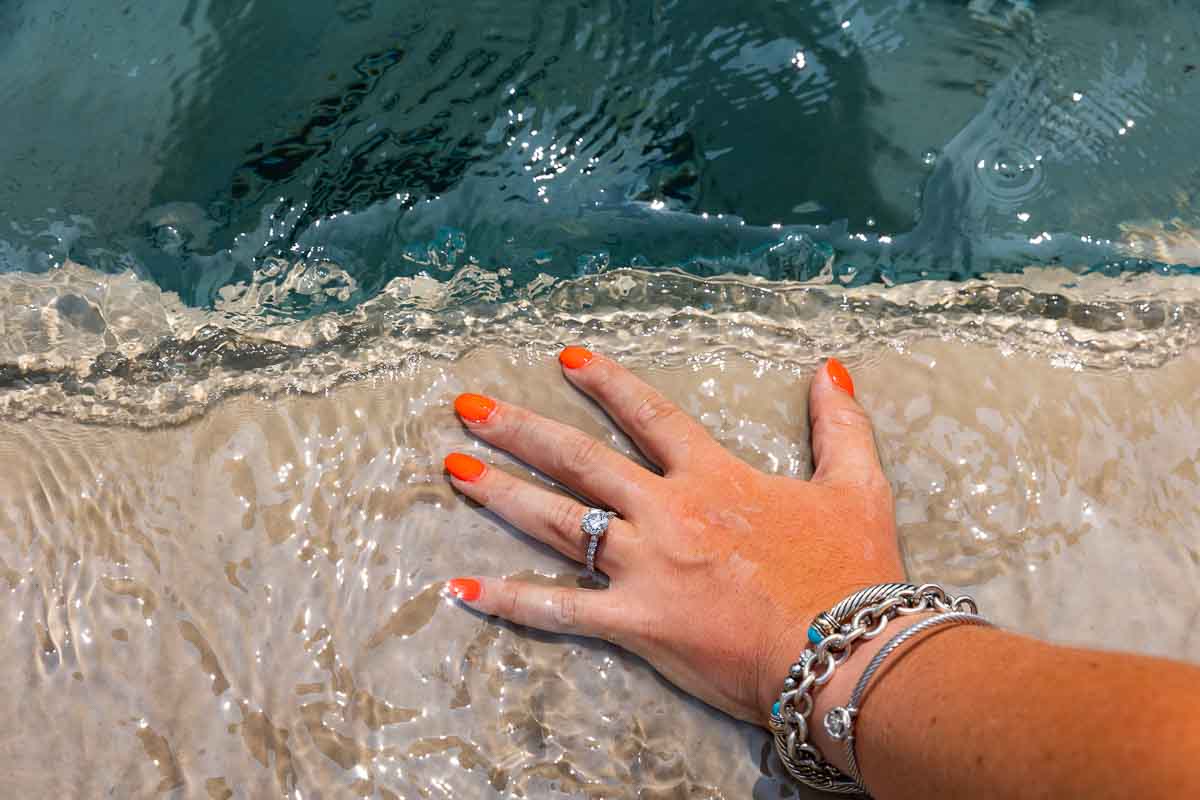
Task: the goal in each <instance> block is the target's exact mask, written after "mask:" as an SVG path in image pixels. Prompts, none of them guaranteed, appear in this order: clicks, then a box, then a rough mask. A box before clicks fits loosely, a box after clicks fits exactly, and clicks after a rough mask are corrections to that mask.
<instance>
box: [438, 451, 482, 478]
mask: <svg viewBox="0 0 1200 800" xmlns="http://www.w3.org/2000/svg"><path fill="white" fill-rule="evenodd" d="M443 463H445V465H446V471H447V472H449V473H450V474H451V475H453V476H454V477H456V478H458V479H459V480H460V481H477V480H479V478H480V476H482V475H483V471H484V470H485V469H487V467H486V466H484V463H483V462H482V461H480V460H479V459H478V458H472V457H471V456H469V455H467V454H466V453H451V454H450V455H448V456H446V460H445V462H443Z"/></svg>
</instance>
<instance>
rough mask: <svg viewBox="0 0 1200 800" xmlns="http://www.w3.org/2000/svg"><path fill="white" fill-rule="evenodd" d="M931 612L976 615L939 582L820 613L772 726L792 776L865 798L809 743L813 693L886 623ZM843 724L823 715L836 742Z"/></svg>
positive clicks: (888, 589) (851, 600)
mask: <svg viewBox="0 0 1200 800" xmlns="http://www.w3.org/2000/svg"><path fill="white" fill-rule="evenodd" d="M930 609H933V610H936V611H938V612H939V613H940V614H942V615H946V614H951V613H962V612H967V611H969V612H970V613H971V614H976V613H978V608H977V607H976V605H975V601H974V600H972V599H971V598H970V597H967V596H965V595H963V596H959V597H950V596H948V595H947V594H946V592H945V590H944V589H942V588H941V587H940V586H937V585H936V584H931V583H927V584H923V585H921V586H913V585H912V584H907V583H888V584H880V585H878V586H872V587H870V588H868V589H863V590H862V591H860V592H856V593H855V594H852V595H850V596H849V597H847V598H846V599H845V600H843V601H842V602H840V603H838V604H837V605H836V606H834V607H833V608H831V609H830V610H829V611H826V612H822V613H821V614H818V615H817V617H816V618H815V619H814V620H813V622H812V625H811V626H810V627H809V629H808V639H809V642H810V643H811V646H810V647H807V648H805V650H804V652H803V653H801V654H800V657H799V658H798V659H797V660H796V663H794V664H792V666H791V668H790V669H789V670H788V677H787V679H786V680H784V683H783V691H782V692H781V693H780V695H779V700H778V701H777V702H776V703H775V705H774V706H773V707H772V709H771V716H770V718H769V723H768V724H769V727H770V729H771V732H772V734H773V735H774V739H775V749H776V751H777V752H778V754H779V758H780V761H782V762H783V765H784V768H785V769H786V770H787V771H788V773H789V774H790V775H791V776H792V777H793V778H795V779H796V780H797V781H799V782H801V783H803V784H805V785H806V786H809V787H811V788H814V789H819V790H821V791H826V792H832V793H835V794H853V795H860V796H861V795H865V794H866V789H865V788H864V787H863V785H862V784H861V783H860V782H859V781H857V780H855V779H854V778H853V777H850V776H848V775H846V774H845V773H843V772H842V771H841V770H839V769H838V768H837V767H835V766H833V765H832V764H830V763H829V762H828V761H826V760H825V759H824V757H822V755H821V753H820V751H818V750H817V748H816V747H814V746H813V745H812V744H811V743H810V742H809V741H808V730H809V717H810V716H811V714H812V711H813V692H814V690H816V689H818V688H819V687H821V686H824V685H825V684H826V683H828V682H829V680H830V678H832V677H833V673H834V670H836V669H837V667H838V666H839V665H840V664H842V663H843V662H844V661H845V660H846V659H847V658H849V657H850V654H851V652H852V651H853V649H854V647H855V646H856V645H857V643H858V642H860V641H862V640H871V639H874V638H875V637H877V636H879V635H881V634H882V633H883V631H884V629H886V628H887V625H888V623H889V622H891V621H892V620H893V619H896V618H897V617H899V616H907V615H910V614H918V613H921V612H924V611H928V610H930ZM922 624H923V623H922ZM914 627H915V626H914ZM842 721H843V719H842V716H841V715H835V714H833V713H832V712H830V713H829V714H827V715H826V717H825V720H824V724H825V729H826V731H828V732H829V734H830V736H832V737H834V738H835V739H836V738H839V737H838V736H836V735H835V733H834V731H835V730H838V729H839V726H840V725H841V723H842Z"/></svg>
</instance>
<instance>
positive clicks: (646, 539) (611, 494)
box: [447, 348, 904, 724]
mask: <svg viewBox="0 0 1200 800" xmlns="http://www.w3.org/2000/svg"><path fill="white" fill-rule="evenodd" d="M560 361H561V362H562V365H563V374H564V375H565V376H566V378H567V380H569V381H571V383H573V384H574V385H575V386H577V387H579V388H580V389H581V390H582V391H583V392H585V393H586V394H588V395H590V396H591V397H593V398H594V399H595V400H596V401H597V402H599V403H600V404H601V405H602V406H604V407H605V408H606V409H607V410H608V411H609V413H610V414H612V415H613V417H614V419H615V420H616V421H617V423H618V424H619V425H621V427H622V428H624V429H625V430H626V431H627V432H628V433H629V434H630V435H631V437H632V438H633V440H634V441H635V443H636V444H637V445H638V446H639V448H640V449H641V450H642V451H643V452H644V453H645V454H646V456H647V457H648V458H649V459H650V460H651V461H652V462H653V463H655V464H657V465H658V466H659V467H660V468H661V469H662V474H661V475H659V474H656V473H654V472H651V471H650V470H647V469H645V468H643V467H642V466H640V465H638V464H635V463H634V462H633V461H630V460H629V459H627V458H625V457H624V456H622V455H620V454H617V453H615V452H613V451H611V450H609V449H608V448H606V447H604V446H603V445H601V444H600V443H599V442H597V441H595V440H594V439H591V438H590V437H586V436H584V435H583V434H582V433H579V432H578V431H575V430H572V429H569V428H567V427H566V426H563V425H561V424H560V423H557V422H554V421H553V420H547V419H543V418H540V417H538V416H536V415H535V414H533V413H531V412H529V411H526V410H525V409H522V408H520V407H519V406H515V405H512V404H509V403H506V402H504V401H502V400H499V399H496V398H481V397H480V396H478V395H462V396H460V397H459V398H458V400H456V402H455V408H456V410H457V412H458V414H459V416H460V418H461V419H462V420H463V422H464V424H466V426H467V427H468V428H469V429H470V430H471V432H472V433H474V434H476V435H477V436H479V437H480V438H482V439H484V440H485V441H487V442H489V443H491V444H493V445H495V446H496V447H499V448H501V449H504V450H507V451H509V452H511V453H513V454H514V455H516V456H517V457H518V458H521V459H522V460H524V461H526V462H527V463H529V464H530V465H532V466H534V467H536V468H537V469H539V470H541V471H542V472H544V473H546V474H548V475H550V476H552V477H554V478H556V479H558V480H560V481H562V482H563V483H564V484H565V485H567V486H569V487H571V488H573V489H574V490H576V491H577V492H579V494H580V496H581V497H584V498H586V499H587V502H588V503H589V504H591V505H597V506H601V507H605V508H611V509H613V510H615V511H617V512H618V514H619V515H620V517H619V519H615V520H613V521H612V523H611V524H610V527H609V531H608V534H607V536H606V538H605V539H604V540H603V543H602V546H601V549H600V553H599V557H598V559H597V563H598V564H599V565H600V568H601V569H603V570H604V572H605V573H606V574H607V575H608V576H609V578H610V581H611V586H610V588H609V589H607V590H605V591H603V592H597V591H590V590H586V589H566V588H552V587H535V586H527V585H520V584H518V583H513V582H502V581H498V580H493V579H487V578H481V579H480V581H481V583H482V586H483V590H482V592H481V594H480V598H479V599H478V600H477V601H475V602H474V603H473V605H474V606H475V607H476V608H478V609H480V610H482V611H486V612H488V613H495V614H499V615H501V616H504V617H506V618H509V619H513V620H515V621H518V622H523V623H525V624H529V625H532V626H534V627H538V628H543V629H548V630H555V631H560V632H573V633H579V634H583V635H588V636H601V637H603V638H606V639H609V640H610V641H613V642H615V643H616V644H619V645H621V646H623V647H626V648H627V649H629V650H632V651H633V652H635V653H638V654H639V655H641V656H643V657H644V658H646V659H647V660H648V661H649V662H650V663H651V664H653V665H654V666H655V668H657V669H658V670H659V671H660V672H661V673H662V674H663V675H665V676H666V677H667V678H668V679H669V680H671V681H672V682H673V683H675V684H676V685H678V686H680V687H681V688H683V689H684V690H686V691H688V692H691V693H692V694H695V695H696V696H698V697H700V698H701V699H703V700H705V701H706V702H708V703H710V704H711V705H714V706H716V707H717V708H720V709H722V710H723V711H725V712H727V713H729V714H732V715H733V716H735V717H738V718H740V719H744V720H748V721H750V722H755V723H759V724H761V723H764V722H765V720H766V714H767V712H768V711H769V710H770V707H771V704H772V703H773V702H774V699H775V697H776V696H777V695H778V693H779V682H780V680H781V678H780V676H781V675H783V674H784V673H785V672H786V670H787V666H788V664H790V663H791V661H793V660H794V659H795V658H796V655H797V654H798V653H799V652H800V651H801V650H802V649H803V647H804V641H805V627H806V625H805V624H804V621H807V620H809V619H811V618H812V617H813V616H815V615H816V614H817V613H818V612H819V611H821V610H823V609H824V608H826V607H827V606H829V605H832V604H833V603H835V602H837V601H838V600H840V599H841V598H842V597H843V596H845V595H847V594H849V593H851V592H853V591H855V590H857V589H859V588H861V587H863V586H867V585H870V584H872V583H879V582H884V581H892V580H899V579H901V578H902V577H903V574H904V572H903V569H902V567H901V563H900V554H899V549H898V546H897V542H896V535H895V529H894V523H893V515H892V498H891V491H890V487H889V485H888V483H887V481H886V480H885V479H884V477H883V472H882V470H881V469H880V466H879V461H878V459H877V457H876V455H875V449H874V442H873V438H872V433H871V427H870V423H869V421H868V420H867V417H866V415H865V414H864V412H863V411H862V409H861V408H860V407H859V405H858V404H857V403H856V402H855V400H854V398H853V395H852V392H853V382H852V381H851V380H850V376H849V373H848V372H847V371H846V369H845V367H843V366H842V365H841V364H839V363H838V362H836V361H831V362H829V363H828V364H827V365H826V366H825V367H824V368H823V369H822V370H821V371H820V372H819V373H818V374H817V376H816V377H815V378H814V380H813V382H812V386H811V389H810V407H811V409H812V422H813V445H814V454H815V456H816V463H817V470H816V474H815V475H814V476H813V480H811V481H799V480H794V479H791V478H784V477H779V476H775V475H767V474H764V473H762V472H759V471H758V470H755V469H753V468H752V467H750V466H749V465H747V464H746V463H744V462H743V461H740V460H739V459H737V458H736V457H735V456H733V455H732V454H731V453H729V452H728V451H727V450H725V449H724V448H723V447H721V446H720V445H719V444H718V443H717V442H716V441H715V440H714V439H713V438H712V437H711V436H710V435H709V434H708V432H707V431H705V430H704V428H703V427H701V426H700V424H699V423H697V422H696V421H695V420H693V419H691V418H690V417H688V416H687V415H685V414H684V413H683V412H682V411H680V410H679V409H678V408H677V407H676V406H675V405H674V404H672V403H670V402H669V401H667V400H666V399H665V398H663V397H662V396H661V395H660V394H659V393H658V392H657V391H655V390H654V389H653V388H652V387H650V386H648V385H646V384H645V383H643V382H642V381H640V380H638V379H637V378H635V377H634V376H633V375H632V374H631V373H629V372H628V371H627V370H625V369H623V368H621V367H620V366H619V365H617V364H616V363H614V362H613V361H611V360H609V359H607V358H605V357H604V356H602V355H599V354H592V353H590V352H588V351H586V350H584V349H583V348H567V350H565V351H564V352H563V355H562V356H561V358H560ZM465 458H469V457H467V456H463V455H462V454H452V455H451V456H450V457H449V458H448V459H447V468H448V471H449V472H450V473H451V476H452V478H451V479H452V481H453V482H454V485H455V487H456V488H458V490H459V491H461V492H462V493H463V494H466V495H467V496H469V497H471V498H473V499H475V500H477V501H479V502H480V503H482V504H484V505H486V506H488V507H489V508H490V509H492V510H493V511H495V512H496V513H498V514H500V515H501V516H502V517H504V518H506V519H507V520H508V521H510V522H512V523H513V524H514V525H516V526H518V527H520V528H522V529H523V530H525V531H527V532H528V533H530V534H531V535H533V536H535V537H537V538H539V539H541V540H543V541H545V542H547V543H548V544H550V545H551V546H553V547H556V548H557V549H558V550H559V551H561V552H562V553H564V554H565V555H567V556H569V557H571V558H574V559H576V560H583V558H584V552H585V548H586V545H587V539H586V537H585V536H584V535H583V534H582V533H581V532H580V530H579V520H580V518H581V517H582V516H583V513H584V511H585V510H586V506H585V505H584V504H583V503H581V502H580V501H578V500H575V499H573V498H568V497H566V496H564V495H560V494H558V493H555V492H552V491H550V490H549V489H547V488H544V487H538V486H535V485H533V484H530V483H527V482H524V481H521V480H519V479H517V478H515V477H513V476H511V475H508V474H507V473H504V472H502V471H500V470H486V471H484V472H483V473H482V474H481V475H479V476H478V477H475V478H471V477H470V476H469V474H468V473H469V472H470V470H467V471H466V472H464V471H463V470H464V469H466V467H465V466H464V465H465V464H466V462H465V461H464V460H463V459H465ZM818 565H819V568H820V575H821V579H820V580H819V581H803V580H797V575H804V574H806V573H808V572H811V571H813V569H814V568H815V567H817V566H818ZM731 592H732V593H733V596H732V597H731ZM748 665H750V668H748Z"/></svg>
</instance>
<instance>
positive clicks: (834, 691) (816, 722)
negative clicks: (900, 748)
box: [785, 611, 937, 772]
mask: <svg viewBox="0 0 1200 800" xmlns="http://www.w3.org/2000/svg"><path fill="white" fill-rule="evenodd" d="M936 615H937V612H934V611H928V612H924V613H921V614H913V615H911V616H906V617H899V618H898V619H896V620H894V621H893V622H892V624H890V625H889V626H888V627H887V631H886V633H885V634H884V635H883V636H878V637H876V638H874V639H869V640H866V641H864V642H862V643H861V644H859V645H858V646H857V647H855V648H854V651H853V652H852V653H851V654H850V657H849V658H847V659H846V660H845V661H844V662H842V664H841V666H839V667H838V668H837V670H836V671H835V672H834V673H833V677H832V678H830V680H829V683H827V684H826V685H825V686H824V687H823V688H822V689H821V690H820V691H818V692H816V693H815V695H814V696H813V713H812V718H811V724H810V728H809V736H810V737H811V739H812V743H813V744H814V745H815V746H816V748H817V749H818V750H820V751H821V755H822V756H824V758H825V760H826V761H828V762H829V763H830V764H833V765H834V766H835V767H837V768H838V769H839V770H841V771H842V772H848V771H849V766H850V765H849V762H848V760H847V758H846V743H845V742H844V741H837V740H835V739H834V738H833V737H832V736H830V735H829V734H828V732H826V730H825V725H824V719H825V715H826V714H827V713H828V712H829V711H830V710H831V709H834V708H837V707H839V706H841V707H845V706H846V705H847V704H848V703H849V700H850V694H851V693H852V692H853V691H854V685H855V684H856V683H858V679H859V678H860V677H862V674H863V672H865V671H866V668H867V665H868V664H870V663H871V659H873V658H874V657H875V654H876V653H878V652H879V651H880V650H882V649H883V648H884V646H886V645H887V643H888V641H890V640H891V639H892V638H893V637H894V636H896V635H897V634H899V633H901V632H903V631H904V630H905V629H907V628H911V627H912V626H913V625H916V624H917V623H919V622H922V621H924V620H926V619H929V618H930V617H933V616H936ZM935 632H936V631H930V632H929V634H926V633H922V634H919V635H918V636H916V637H915V638H914V639H912V640H911V641H908V642H905V643H904V644H903V645H902V646H901V648H900V650H898V651H897V652H896V654H895V656H893V657H892V658H896V659H899V658H901V657H903V655H904V653H905V651H907V650H909V649H911V648H912V647H913V646H915V645H918V644H919V643H920V642H921V641H922V640H923V639H925V637H926V636H927V635H930V634H933V633H935ZM785 669H786V668H785ZM882 677H883V676H882V675H876V677H875V679H874V680H880V679H881V678H882ZM863 724H864V723H863V719H862V717H861V715H860V716H859V717H858V719H857V720H856V722H855V727H856V734H855V735H856V738H858V739H861V730H862V727H863ZM867 724H870V720H869V718H868V720H867Z"/></svg>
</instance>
